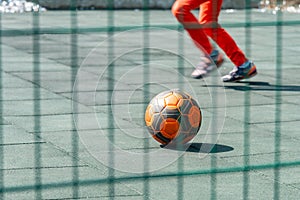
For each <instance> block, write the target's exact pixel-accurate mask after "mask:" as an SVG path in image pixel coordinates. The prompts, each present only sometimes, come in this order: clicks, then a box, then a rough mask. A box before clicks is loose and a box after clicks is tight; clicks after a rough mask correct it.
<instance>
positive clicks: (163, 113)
mask: <svg viewBox="0 0 300 200" xmlns="http://www.w3.org/2000/svg"><path fill="white" fill-rule="evenodd" d="M201 120H202V115H201V110H200V107H199V106H198V104H197V102H196V101H195V100H194V99H193V98H192V97H191V96H190V95H189V94H187V93H185V92H183V91H180V90H169V91H165V92H161V93H159V94H158V95H156V96H155V97H154V98H153V99H152V100H151V101H150V103H149V105H148V107H147V109H146V112H145V122H146V126H147V129H148V131H149V132H150V134H151V135H152V137H153V138H154V139H155V140H156V141H158V142H159V143H161V144H163V145H166V144H169V143H171V142H172V143H174V144H176V143H179V144H185V143H187V142H189V141H190V140H191V139H193V138H194V137H195V136H196V135H197V133H198V131H199V129H200V126H201Z"/></svg>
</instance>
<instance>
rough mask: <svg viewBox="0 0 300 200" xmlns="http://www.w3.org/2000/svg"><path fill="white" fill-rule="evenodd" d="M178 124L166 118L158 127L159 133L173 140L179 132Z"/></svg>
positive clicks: (174, 120)
mask: <svg viewBox="0 0 300 200" xmlns="http://www.w3.org/2000/svg"><path fill="white" fill-rule="evenodd" d="M179 126H180V125H179V122H178V121H177V120H176V119H172V118H168V119H165V120H163V122H162V123H161V125H160V132H161V133H162V135H163V136H165V137H166V138H170V139H174V138H175V137H176V135H177V133H178V130H179Z"/></svg>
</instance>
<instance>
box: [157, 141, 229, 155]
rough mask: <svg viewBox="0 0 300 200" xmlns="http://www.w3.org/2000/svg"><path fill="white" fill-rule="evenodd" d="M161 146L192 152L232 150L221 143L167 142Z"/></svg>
mask: <svg viewBox="0 0 300 200" xmlns="http://www.w3.org/2000/svg"><path fill="white" fill-rule="evenodd" d="M160 147H161V148H165V149H170V150H175V151H186V152H194V153H222V152H228V151H232V150H233V149H234V148H233V147H230V146H227V145H221V144H210V143H187V144H181V145H176V144H169V145H161V146H160Z"/></svg>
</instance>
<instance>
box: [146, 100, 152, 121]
mask: <svg viewBox="0 0 300 200" xmlns="http://www.w3.org/2000/svg"><path fill="white" fill-rule="evenodd" d="M152 107H153V106H152V104H149V105H148V107H147V109H146V112H145V122H146V125H147V126H151V123H152V119H153V118H152V116H153V109H152Z"/></svg>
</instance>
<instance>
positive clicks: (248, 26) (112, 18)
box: [0, 0, 300, 199]
mask: <svg viewBox="0 0 300 200" xmlns="http://www.w3.org/2000/svg"><path fill="white" fill-rule="evenodd" d="M250 3H251V2H250V1H247V2H246V7H249V8H250ZM278 3H280V2H278ZM148 7H149V0H144V5H143V8H142V9H141V10H140V11H139V12H142V15H141V17H142V19H137V20H139V21H142V23H143V25H132V26H130V25H124V26H119V25H116V21H117V20H118V19H117V18H116V15H115V14H116V12H118V10H115V9H114V1H107V9H106V10H99V12H106V13H107V16H106V19H105V20H106V24H99V26H92V27H88V26H84V27H79V25H78V24H79V21H80V16H81V14H82V13H84V12H89V11H78V10H77V6H76V1H75V0H72V1H71V6H70V10H69V11H68V14H69V16H68V17H65V18H67V19H69V20H70V21H69V26H68V27H66V28H56V27H53V28H49V27H43V24H42V22H41V20H40V15H41V13H37V12H33V13H32V15H31V17H32V20H31V22H32V25H31V26H32V28H28V29H27V28H25V29H7V28H6V29H3V27H2V20H3V16H4V15H5V14H2V15H0V44H1V48H0V58H1V59H0V71H1V73H0V100H1V101H0V114H1V118H0V199H6V195H7V194H19V193H22V192H25V193H26V192H32V191H34V196H32V199H34V198H35V199H43V198H45V197H44V195H43V194H44V192H45V191H47V190H49V191H52V190H55V189H57V190H59V189H65V188H72V195H71V197H69V198H68V199H81V198H83V197H82V194H81V193H80V191H81V188H82V187H87V186H94V185H100V186H103V185H106V186H107V193H106V194H105V195H103V197H106V198H109V199H115V197H116V196H118V194H117V192H116V185H118V184H120V183H121V184H123V183H124V184H127V183H129V184H130V183H142V184H141V185H140V186H141V187H142V188H143V189H142V190H141V191H142V195H141V198H143V199H152V198H150V193H151V186H150V182H151V181H153V180H161V179H165V180H168V179H173V178H175V179H176V183H177V184H176V186H174V188H176V193H177V194H176V197H177V199H188V198H187V197H188V194H185V190H184V184H185V180H186V178H189V177H197V176H204V175H205V176H206V175H209V176H210V183H207V184H208V185H209V187H210V199H218V196H219V194H218V191H217V190H216V189H215V188H216V185H217V184H218V179H217V176H218V174H226V173H228V174H230V173H242V174H243V178H242V180H243V182H242V183H241V184H243V191H242V196H243V199H249V185H250V181H251V179H250V178H249V173H250V172H251V171H257V170H273V171H274V180H275V181H274V183H273V184H274V185H273V197H270V198H272V199H280V191H281V188H280V187H281V185H280V179H281V174H280V169H282V168H289V167H298V166H299V165H300V159H299V160H295V161H291V162H287V161H282V158H281V154H280V153H278V152H281V151H282V147H281V139H282V136H281V132H282V130H281V127H282V125H281V122H282V118H281V117H282V109H283V108H282V87H283V86H282V85H283V83H282V73H283V66H282V65H283V62H282V57H283V49H282V46H283V42H284V41H283V39H282V35H283V29H284V28H285V27H290V26H298V27H300V21H299V20H284V19H283V17H282V15H283V14H282V12H280V11H278V12H277V14H276V21H272V22H270V21H265V22H262V21H259V22H256V21H253V12H251V9H245V10H243V12H244V13H245V14H244V16H245V19H244V22H242V23H241V22H239V23H224V24H223V26H224V27H225V28H244V30H245V32H244V33H243V34H244V36H245V40H244V41H245V44H243V46H245V52H246V54H247V55H249V56H250V57H251V56H252V55H253V51H255V49H253V45H252V44H253V43H254V40H253V34H258V33H254V32H253V31H252V29H253V28H257V27H273V28H274V31H275V38H273V39H274V43H276V51H275V54H276V55H274V57H275V59H276V60H275V64H276V66H275V67H274V74H275V79H276V82H275V83H274V87H273V90H274V93H275V94H274V101H275V102H274V105H275V106H274V109H275V110H274V114H275V115H274V120H275V122H276V123H274V126H275V127H274V144H273V151H274V152H275V153H274V158H273V162H271V163H268V164H252V163H251V162H250V161H249V157H248V156H244V158H243V166H233V167H222V165H221V164H219V163H218V158H217V157H216V156H212V157H211V168H210V169H195V170H185V169H184V165H185V162H186V161H185V157H184V156H180V157H179V158H178V160H176V167H177V170H176V172H166V173H164V172H154V173H150V172H148V169H147V168H148V166H149V162H150V161H149V157H147V153H148V151H149V149H151V147H150V144H149V140H148V139H144V140H143V141H142V144H143V147H144V148H143V152H144V153H145V158H144V166H143V167H144V169H145V172H144V173H138V174H132V173H128V174H126V173H123V174H122V173H121V174H120V173H118V172H117V170H116V169H115V165H116V163H115V159H116V155H114V154H113V153H111V154H110V156H109V158H108V163H109V166H110V167H107V168H106V169H107V171H106V174H107V177H105V178H94V179H91V178H87V179H82V178H79V177H80V169H79V168H78V167H76V166H79V165H80V163H81V161H80V159H78V158H79V157H80V155H79V154H80V153H81V152H80V151H82V150H80V138H79V137H78V133H77V126H76V124H75V122H74V121H76V118H77V117H78V116H77V113H78V112H80V111H81V110H80V109H81V108H80V106H81V104H80V103H78V104H77V102H73V105H72V108H73V110H72V112H73V113H71V114H72V117H73V118H72V119H70V123H71V124H72V126H71V129H70V132H71V134H70V138H69V139H70V141H71V147H72V148H71V149H70V152H67V154H68V156H70V158H71V163H72V164H71V166H75V167H72V178H71V180H66V181H65V180H64V179H62V180H63V181H60V182H55V183H44V181H43V179H42V173H43V152H44V151H45V150H44V148H43V143H41V141H43V127H42V125H41V116H42V115H43V113H41V112H42V107H41V101H40V100H42V99H43V97H42V92H43V91H42V89H44V88H43V87H42V86H43V83H42V80H41V79H42V78H44V77H42V72H43V59H42V58H41V57H40V56H41V54H40V53H39V52H40V50H41V42H42V41H43V36H44V35H68V36H69V37H68V38H69V39H70V41H69V44H70V47H69V50H70V55H69V58H70V64H69V69H70V74H69V77H66V79H70V82H69V84H70V85H69V87H70V88H73V87H74V83H75V82H76V75H77V73H78V69H79V67H80V64H81V63H80V62H81V61H82V60H80V56H79V51H80V48H82V46H79V45H78V41H79V37H80V36H82V35H88V34H91V33H93V34H97V33H101V34H102V36H103V35H104V34H106V35H105V36H106V37H107V38H112V39H108V42H107V44H108V46H107V47H106V48H107V50H106V52H107V57H108V60H111V59H112V58H114V54H115V51H116V49H115V47H116V44H115V42H114V40H113V36H114V35H117V34H119V33H122V32H124V31H130V30H135V29H142V30H145V31H144V32H143V33H144V35H143V37H142V39H143V41H142V44H143V46H142V47H141V49H142V51H143V52H142V55H143V57H142V61H143V62H144V63H147V62H148V61H149V60H151V59H152V58H153V56H152V55H151V49H149V43H150V41H149V35H148V34H149V32H148V31H147V30H149V29H150V28H152V26H151V20H152V18H151V10H149V9H148ZM49 12H55V11H49ZM59 12H61V11H58V13H59ZM161 12H163V11H161ZM15 15H18V14H15ZM295 15H297V14H295ZM5 18H6V16H5ZM90 20H93V19H90ZM155 27H156V28H166V29H169V30H173V31H178V38H179V39H178V41H174V42H176V43H178V44H179V45H178V46H184V39H183V38H182V37H183V36H182V35H183V33H184V29H183V27H182V26H181V25H179V24H178V25H170V24H166V25H161V24H159V25H155ZM259 34H263V33H259ZM28 35H29V36H31V38H32V72H33V74H32V75H33V78H32V84H33V87H32V89H33V90H32V99H33V100H34V101H33V107H32V109H33V115H32V116H33V122H32V123H33V131H30V134H32V135H33V141H32V144H34V150H33V154H32V156H34V164H33V166H32V169H33V170H34V184H24V185H19V184H16V186H6V182H9V181H8V180H7V179H6V178H5V175H4V174H5V171H6V170H8V169H6V163H5V160H6V159H5V158H6V157H7V156H10V155H9V154H7V153H6V151H5V149H6V147H7V146H8V145H12V144H7V143H5V137H6V136H5V134H7V132H5V130H6V129H5V128H4V126H5V125H7V124H10V122H11V121H10V120H11V119H10V118H9V117H8V118H7V116H9V113H4V110H5V108H4V103H3V102H5V101H9V100H5V94H6V91H7V90H9V87H7V85H6V84H7V82H5V80H7V78H5V77H4V76H6V73H7V72H6V68H5V66H4V63H5V59H6V58H5V57H3V50H2V44H3V40H5V39H6V38H8V37H9V38H11V37H14V38H16V42H18V37H19V36H28ZM266 37H268V36H266ZM270 37H271V36H270ZM184 51H185V49H184V48H183V49H179V52H181V53H182V54H183V55H184ZM273 52H274V51H273ZM16 59H17V58H16ZM177 63H178V71H179V74H186V73H188V72H186V71H185V68H184V67H182V65H184V63H183V61H182V59H178V62H177ZM114 64H115V63H114V62H112V63H110V64H109V68H108V71H107V75H108V77H112V78H110V79H107V86H108V87H107V99H106V101H107V102H108V104H113V103H114V102H113V101H111V99H110V97H111V96H113V95H114V87H115V86H116V84H117V83H116V82H115V81H114V78H113V77H115V76H117V73H118V72H116V71H115V70H114ZM149 70H150V69H149V68H148V67H147V65H145V68H144V69H143V72H144V73H143V74H141V76H142V79H143V80H144V82H148V81H149V77H148V76H147V75H148V74H149ZM179 79H180V77H179ZM251 86H252V85H251V82H248V83H245V86H244V88H243V95H242V96H241V98H243V100H244V105H250V104H251V100H252V94H251V93H252V91H251V90H250V89H249V90H247V88H251ZM178 87H180V84H179V86H178ZM41 88H42V89H41ZM245 88H246V89H245ZM149 90H150V89H149V86H148V85H143V87H142V88H141V91H142V95H143V98H144V102H149V101H150V99H151V95H150V94H149ZM213 90H214V89H213ZM56 94H59V92H57V93H56ZM72 95H74V96H75V98H77V95H78V94H76V93H75V94H72ZM215 95H217V94H215ZM296 98H297V97H296ZM69 100H70V98H69ZM146 106H147V104H145V103H144V104H143V109H146ZM212 107H216V102H213V105H212ZM102 112H103V113H105V114H104V115H106V116H105V117H106V119H112V113H113V110H112V107H111V106H108V107H107V108H106V110H104V111H102ZM74 118H75V120H74ZM250 118H251V106H245V107H244V114H243V120H242V121H245V122H249V121H250V120H251V119H250ZM298 120H299V119H298ZM62 123H64V122H62ZM105 123H106V124H105V125H104V126H105V127H108V129H107V135H108V136H107V137H108V140H109V141H110V142H111V143H115V140H116V138H115V137H116V135H117V130H116V129H115V128H114V127H115V126H116V125H115V124H114V120H107V122H105ZM11 125H14V122H12V123H11ZM53 126H55V125H53ZM242 126H243V131H244V136H243V141H240V142H242V143H243V144H244V147H243V152H242V154H244V155H249V154H250V152H251V148H255V147H253V143H252V142H251V141H250V140H251V139H250V138H251V136H252V134H253V129H252V125H251V123H250V122H249V123H243V124H242ZM143 134H147V133H146V132H145V133H143ZM150 139H151V138H150ZM269 145H270V144H269ZM108 151H110V152H113V149H108ZM276 152H277V153H276ZM154 197H155V195H154ZM98 198H99V199H101V197H98ZM119 198H122V196H121V197H120V196H119ZM128 198H130V197H128ZM48 199H49V198H48ZM158 199H163V198H162V197H159V198H158Z"/></svg>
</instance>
